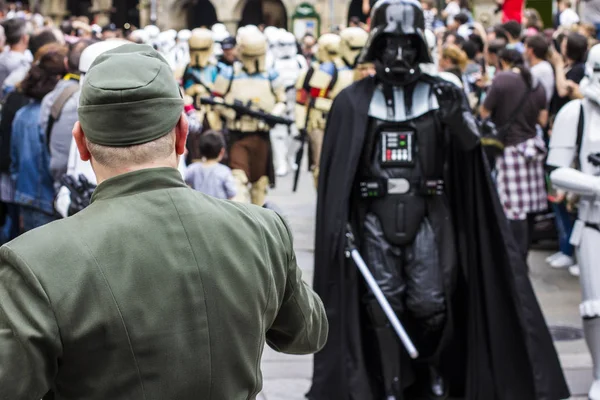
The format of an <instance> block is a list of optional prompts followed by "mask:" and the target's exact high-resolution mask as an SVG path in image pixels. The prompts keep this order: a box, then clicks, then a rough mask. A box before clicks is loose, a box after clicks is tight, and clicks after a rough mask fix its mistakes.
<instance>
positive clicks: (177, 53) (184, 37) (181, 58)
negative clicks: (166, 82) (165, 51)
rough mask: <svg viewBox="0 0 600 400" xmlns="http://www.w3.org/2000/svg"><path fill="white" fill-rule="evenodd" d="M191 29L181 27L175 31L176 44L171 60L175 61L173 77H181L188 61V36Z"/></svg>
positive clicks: (189, 36)
mask: <svg viewBox="0 0 600 400" xmlns="http://www.w3.org/2000/svg"><path fill="white" fill-rule="evenodd" d="M191 37H192V31H190V30H189V29H182V30H180V31H179V32H177V44H176V45H175V49H174V51H173V53H174V54H173V61H174V63H175V77H176V78H177V79H181V78H182V76H183V72H184V71H185V68H186V66H187V65H188V64H189V63H190V44H189V41H190V38H191Z"/></svg>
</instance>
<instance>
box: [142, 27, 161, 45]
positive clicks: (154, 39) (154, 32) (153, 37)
mask: <svg viewBox="0 0 600 400" xmlns="http://www.w3.org/2000/svg"><path fill="white" fill-rule="evenodd" d="M144 31H145V32H146V36H147V37H148V42H147V43H148V44H149V45H150V46H152V47H154V48H155V49H157V48H158V35H160V28H159V27H158V26H156V25H146V26H145V27H144Z"/></svg>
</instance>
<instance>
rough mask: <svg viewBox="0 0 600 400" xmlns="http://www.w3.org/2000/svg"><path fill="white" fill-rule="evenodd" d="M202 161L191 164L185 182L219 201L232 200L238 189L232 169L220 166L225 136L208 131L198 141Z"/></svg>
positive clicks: (223, 152) (223, 153)
mask: <svg viewBox="0 0 600 400" xmlns="http://www.w3.org/2000/svg"><path fill="white" fill-rule="evenodd" d="M198 147H199V152H200V154H201V155H202V161H199V162H195V163H193V164H191V165H190V166H189V167H188V168H187V170H186V172H185V182H186V183H187V184H188V185H189V186H190V187H191V188H192V189H194V190H197V191H199V192H202V193H204V194H207V195H209V196H212V197H216V198H218V199H228V200H231V199H232V198H233V197H235V195H236V193H237V189H236V186H235V181H234V179H233V175H232V174H231V169H229V167H227V166H225V165H223V164H220V161H221V160H222V159H223V156H224V155H225V139H224V138H223V134H221V133H220V132H215V131H208V132H205V133H203V134H202V136H201V137H200V139H199V140H198Z"/></svg>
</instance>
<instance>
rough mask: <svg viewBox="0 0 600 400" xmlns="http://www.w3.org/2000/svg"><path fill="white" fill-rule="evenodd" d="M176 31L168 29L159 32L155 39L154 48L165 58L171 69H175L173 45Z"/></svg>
mask: <svg viewBox="0 0 600 400" xmlns="http://www.w3.org/2000/svg"><path fill="white" fill-rule="evenodd" d="M176 39H177V31H175V30H172V29H169V30H168V31H164V32H161V33H160V34H159V35H158V37H157V39H156V50H158V52H159V53H160V54H161V55H162V56H163V57H164V58H165V60H167V62H168V63H169V65H170V66H171V69H173V70H175V68H176V64H175V45H176V41H175V40H176Z"/></svg>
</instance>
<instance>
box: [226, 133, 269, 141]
mask: <svg viewBox="0 0 600 400" xmlns="http://www.w3.org/2000/svg"><path fill="white" fill-rule="evenodd" d="M248 136H260V137H261V138H263V139H265V140H271V135H270V132H269V131H253V132H246V131H238V130H230V131H229V138H230V141H232V142H234V141H237V140H241V139H244V138H247V137H248Z"/></svg>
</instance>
